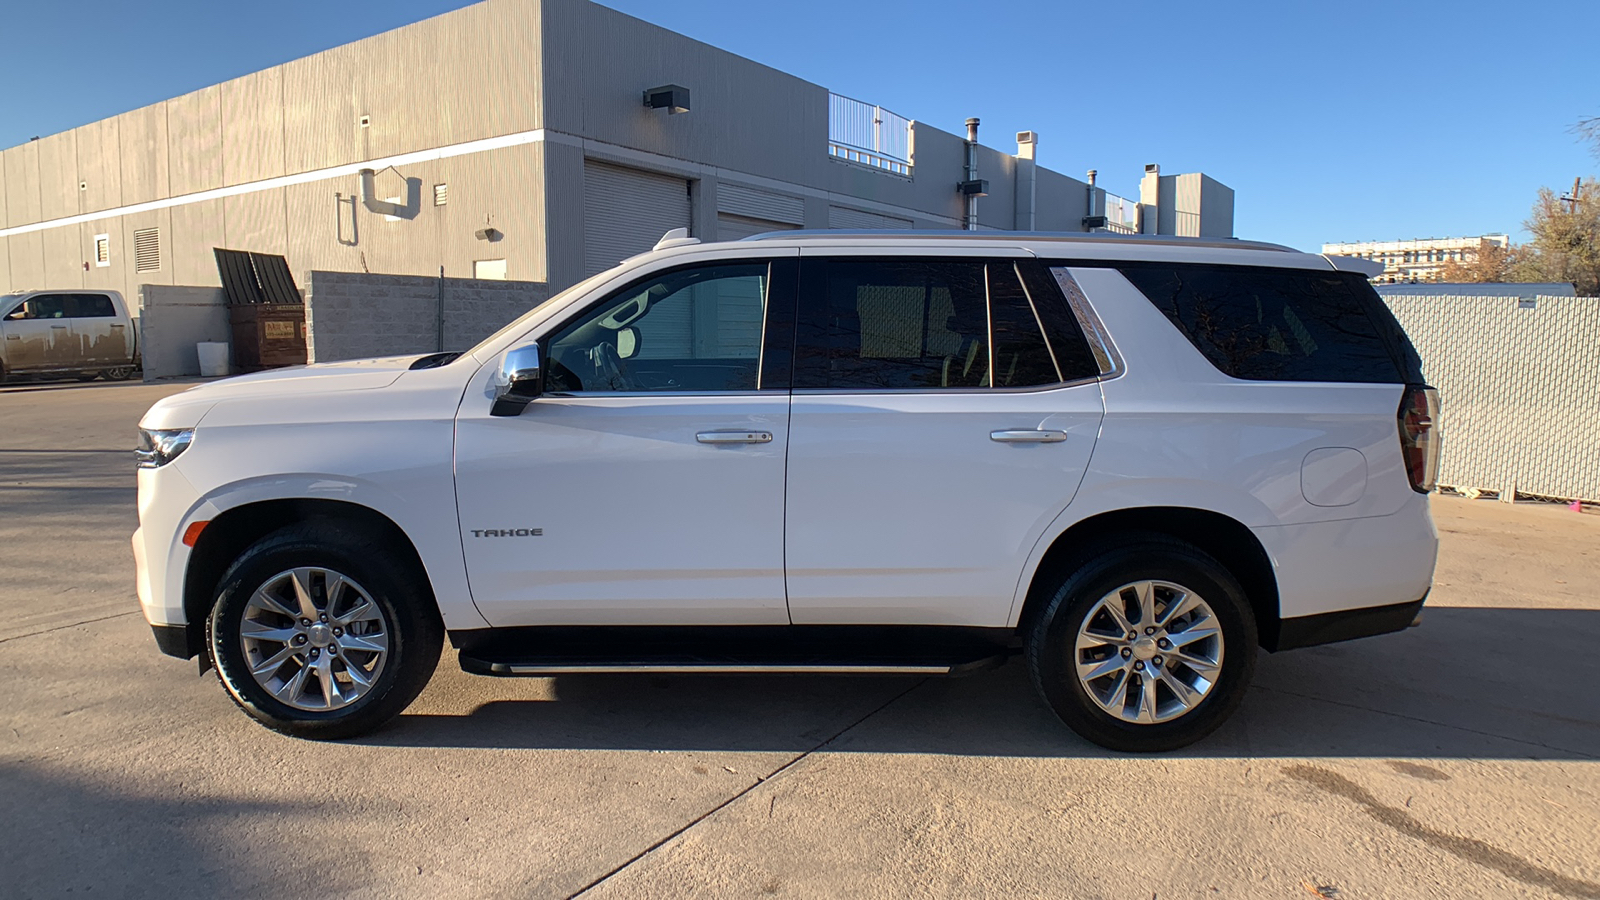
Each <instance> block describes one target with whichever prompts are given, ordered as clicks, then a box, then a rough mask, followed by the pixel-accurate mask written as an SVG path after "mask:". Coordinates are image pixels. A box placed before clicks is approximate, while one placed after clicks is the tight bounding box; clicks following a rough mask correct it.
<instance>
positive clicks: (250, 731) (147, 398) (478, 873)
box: [0, 383, 1600, 900]
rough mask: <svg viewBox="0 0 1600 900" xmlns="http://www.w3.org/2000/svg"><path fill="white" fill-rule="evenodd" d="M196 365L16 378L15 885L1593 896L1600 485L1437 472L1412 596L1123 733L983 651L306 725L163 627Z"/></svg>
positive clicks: (123, 889) (1, 538) (11, 437)
mask: <svg viewBox="0 0 1600 900" xmlns="http://www.w3.org/2000/svg"><path fill="white" fill-rule="evenodd" d="M176 389H178V388H176V387H173V386H160V385H154V386H146V385H138V384H102V383H95V384H90V385H70V386H67V385H59V386H58V385H24V386H0V421H3V422H4V429H3V431H0V572H3V573H4V584H3V588H0V684H3V685H4V688H5V689H4V690H3V691H0V797H3V798H4V801H3V802H0V897H57V896H66V895H69V894H70V895H72V896H78V895H82V894H90V895H99V896H117V897H143V896H149V897H184V896H195V897H210V896H225V895H227V896H250V897H280V896H285V897H286V896H292V895H303V894H305V893H306V892H317V893H320V894H323V895H332V896H349V897H389V896H428V897H483V896H489V897H568V896H572V895H574V894H582V895H583V896H585V897H674V896H683V897H688V896H697V897H698V896H728V897H752V896H778V897H833V896H864V897H912V896H916V897H921V896H940V897H968V896H1002V895H1012V896H1052V897H1083V898H1100V897H1103V898H1149V897H1152V896H1154V897H1158V898H1162V900H1165V898H1176V897H1219V896H1225V897H1297V898H1304V897H1308V896H1316V895H1317V894H1318V893H1320V894H1322V895H1323V896H1338V897H1340V898H1342V900H1349V898H1359V897H1439V898H1451V900H1459V898H1480V897H1481V898H1501V897H1600V837H1597V835H1600V766H1597V759H1600V699H1597V698H1600V693H1597V692H1596V689H1595V685H1596V680H1597V677H1596V676H1597V675H1600V663H1597V661H1596V659H1597V658H1596V655H1595V650H1594V648H1595V647H1596V646H1597V643H1600V592H1597V590H1596V585H1597V584H1600V516H1596V515H1580V514H1576V513H1571V512H1567V511H1566V510H1563V509H1560V508H1553V507H1548V506H1537V505H1517V506H1514V507H1513V506H1506V505H1504V504H1499V503H1495V502H1493V501H1466V500H1462V499H1458V498H1438V499H1436V500H1435V514H1436V518H1437V521H1438V523H1439V527H1440V531H1441V536H1442V538H1443V542H1444V549H1443V555H1442V558H1441V562H1440V570H1439V577H1438V584H1437V586H1436V588H1435V591H1434V594H1433V596H1432V598H1431V599H1430V603H1429V607H1428V609H1427V611H1426V614H1425V617H1424V624H1423V626H1422V627H1420V628H1416V629H1411V630H1409V631H1407V632H1404V633H1401V634H1397V635H1391V636H1386V637H1382V638H1375V639H1371V640H1367V641H1359V642H1352V643H1348V644H1341V645H1334V646H1330V647H1324V648H1314V649H1310V650H1304V651H1297V652H1294V653H1288V654H1282V655H1278V656H1266V655H1263V657H1262V659H1261V665H1260V669H1259V671H1258V675H1257V680H1256V686H1255V688H1254V689H1253V690H1252V692H1251V695H1250V697H1249V698H1248V699H1247V700H1246V702H1245V705H1244V707H1243V709H1242V710H1241V711H1240V714H1239V715H1238V716H1237V717H1236V718H1235V719H1234V720H1233V721H1232V722H1231V723H1229V725H1228V726H1226V727H1225V728H1224V729H1223V730H1222V731H1221V732H1219V733H1218V734H1216V735H1215V736H1213V737H1212V738H1211V739H1210V740H1208V741H1206V742H1204V743H1202V744H1201V745H1199V746H1198V747H1194V748H1191V749H1190V750H1188V751H1186V752H1183V753H1179V754H1173V755H1168V756H1161V757H1143V758H1141V757H1123V756H1117V755H1114V754H1110V753H1108V752H1106V751H1102V750H1100V749H1099V748H1097V747H1094V746H1093V745H1090V744H1088V743H1086V742H1084V741H1082V740H1080V739H1079V738H1077V737H1076V736H1075V735H1073V734H1072V733H1071V732H1069V731H1067V730H1066V729H1065V728H1064V727H1062V726H1061V725H1060V724H1059V723H1058V722H1057V721H1056V720H1055V719H1054V718H1053V716H1052V715H1051V714H1050V713H1049V712H1048V711H1047V710H1046V709H1044V707H1043V706H1042V705H1041V704H1040V703H1039V701H1037V700H1036V699H1035V698H1034V696H1033V693H1032V690H1031V687H1030V686H1029V685H1028V684H1027V681H1026V677H1025V673H1024V672H1023V670H1022V667H1021V666H1020V665H1019V664H1017V663H1015V662H1013V663H1012V664H1009V665H1007V666H1005V667H1003V668H1001V669H999V670H996V671H993V672H987V673H983V674H979V675H975V676H972V677H969V678H963V679H951V680H920V679H901V678H860V679H847V678H823V677H816V678H812V677H770V678H725V679H719V678H682V677H672V678H659V677H644V676H639V677H633V676H628V677H624V676H583V677H578V676H573V677H562V678H557V679H527V680H494V679H485V678H477V677H473V676H468V675H465V674H463V673H462V672H460V671H459V670H458V669H457V668H456V667H455V664H454V655H453V653H451V652H449V651H448V650H447V652H446V655H445V658H444V660H443V661H442V662H441V665H440V669H439V671H438V674H437V675H436V676H435V678H434V680H433V682H432V683H431V684H430V686H429V688H428V690H427V691H426V692H425V693H424V694H423V696H422V697H421V698H420V699H419V700H418V701H417V703H416V704H415V705H414V706H413V707H412V709H411V710H410V711H409V712H408V714H407V715H405V716H403V717H402V718H401V719H400V720H398V721H397V722H396V723H395V724H394V725H392V726H390V727H389V728H387V729H385V730H384V731H382V732H380V733H379V734H377V735H374V736H372V737H371V738H368V739H365V740H361V741H355V742H350V743H343V744H315V743H309V742H304V741H297V740H293V739H289V738H284V737H281V736H279V735H276V734H274V733H272V732H269V731H266V730H265V729H262V728H260V727H258V726H256V725H255V724H253V723H252V722H250V721H249V720H248V719H246V718H245V717H244V715H243V714H242V713H240V712H239V711H238V710H236V709H234V708H233V706H232V704H231V703H230V702H229V701H228V699H227V697H226V696H225V695H224V693H223V692H222V690H221V688H220V687H219V686H218V685H217V684H216V681H215V678H214V676H212V675H210V674H208V675H206V676H205V677H196V675H195V667H194V664H193V663H185V662H180V661H177V660H172V659H168V658H165V657H162V656H160V655H159V654H158V653H157V651H156V649H155V645H154V643H153V641H152V640H151V637H150V631H149V628H148V627H147V626H146V625H145V624H144V622H143V620H142V619H141V618H140V617H139V615H138V613H137V604H136V602H135V601H134V599H133V594H132V562H131V558H130V556H129V552H128V546H127V538H128V534H129V533H130V532H131V531H132V529H133V527H134V519H135V511H134V492H133V475H132V472H133V470H132V463H131V456H130V453H129V450H130V448H131V446H132V443H133V427H134V424H135V422H136V421H137V419H138V417H139V415H140V414H141V413H142V412H143V410H144V408H145V407H146V406H148V405H149V403H151V402H153V401H154V400H155V399H156V398H158V397H159V396H162V395H164V394H165V393H170V392H171V391H173V390H176Z"/></svg>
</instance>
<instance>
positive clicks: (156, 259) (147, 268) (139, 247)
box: [133, 228, 161, 272]
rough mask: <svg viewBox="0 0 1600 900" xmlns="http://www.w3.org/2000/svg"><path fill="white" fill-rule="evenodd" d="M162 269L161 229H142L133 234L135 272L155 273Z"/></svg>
mask: <svg viewBox="0 0 1600 900" xmlns="http://www.w3.org/2000/svg"><path fill="white" fill-rule="evenodd" d="M160 268H161V229H159V228H141V229H139V230H138V231H135V232H134V233H133V270H134V271H135V272H154V271H156V270H158V269H160Z"/></svg>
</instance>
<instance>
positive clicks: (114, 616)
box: [0, 609, 139, 644]
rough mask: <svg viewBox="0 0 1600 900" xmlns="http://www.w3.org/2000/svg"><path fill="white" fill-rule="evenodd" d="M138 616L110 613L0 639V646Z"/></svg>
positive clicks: (135, 613)
mask: <svg viewBox="0 0 1600 900" xmlns="http://www.w3.org/2000/svg"><path fill="white" fill-rule="evenodd" d="M138 614H139V611H138V610H137V609H130V610H128V611H126V612H119V613H112V614H111V615H109V616H101V617H100V618H98V619H84V620H83V621H82V622H68V623H67V624H65V625H56V626H54V627H53V628H41V629H39V630H38V631H29V632H25V633H23V634H13V635H12V636H10V637H3V638H0V644H4V643H7V642H8V641H19V640H21V639H23V638H26V637H34V636H36V635H41V634H49V633H50V632H52V631H60V630H61V629H63V628H77V627H78V626H79V625H92V624H94V623H95V622H104V621H107V620H108V619H120V618H122V617H123V616H134V615H138Z"/></svg>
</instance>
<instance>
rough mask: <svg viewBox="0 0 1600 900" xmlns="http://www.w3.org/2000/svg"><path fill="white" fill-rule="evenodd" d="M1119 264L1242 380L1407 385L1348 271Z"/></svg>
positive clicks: (1191, 339) (1209, 355) (1222, 365)
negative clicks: (1352, 285)
mask: <svg viewBox="0 0 1600 900" xmlns="http://www.w3.org/2000/svg"><path fill="white" fill-rule="evenodd" d="M1120 268H1121V271H1122V274H1123V275H1124V276H1126V277H1127V278H1128V280H1129V281H1131V282H1133V284H1134V286H1135V287H1137V288H1138V289H1139V290H1140V291H1141V292H1142V293H1143V294H1144V295H1145V296H1146V297H1148V298H1149V299H1150V302H1151V303H1153V304H1155V306H1156V308H1157V309H1159V310H1161V312H1162V313H1164V314H1165V315H1166V317H1167V318H1168V319H1170V320H1171V321H1172V323H1173V324H1174V325H1176V326H1177V327H1178V330H1179V331H1181V332H1183V335H1184V337H1187V338H1188V339H1189V342H1190V343H1192V344H1194V346H1195V347H1196V349H1198V350H1199V351H1200V352H1201V353H1203V354H1205V357H1206V359H1209V360H1210V361H1211V363H1212V364H1213V365H1215V366H1216V367H1217V368H1218V369H1220V370H1222V371H1223V372H1225V373H1227V374H1228V375H1231V376H1233V377H1235V378H1244V379H1251V380H1258V381H1323V382H1359V383H1376V384H1391V383H1392V384H1403V383H1406V380H1407V379H1406V378H1405V375H1404V372H1403V369H1402V367H1401V365H1402V363H1403V362H1404V361H1403V360H1402V359H1397V356H1396V352H1395V341H1394V339H1393V336H1392V335H1387V334H1385V333H1384V332H1383V331H1381V330H1380V323H1379V322H1378V321H1375V318H1374V316H1373V315H1372V314H1371V312H1369V310H1368V301H1367V298H1364V297H1363V296H1361V295H1360V294H1359V293H1357V292H1356V291H1354V290H1352V289H1351V287H1350V285H1349V283H1348V282H1347V280H1346V279H1345V278H1344V277H1343V275H1342V273H1338V272H1315V271H1307V270H1304V269H1270V268H1245V267H1236V266H1201V265H1171V264H1149V265H1125V266H1122V267H1120ZM1374 296H1376V295H1374ZM1403 337H1404V335H1403V333H1402V334H1401V338H1403Z"/></svg>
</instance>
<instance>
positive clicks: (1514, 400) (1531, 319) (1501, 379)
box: [1384, 295, 1600, 502]
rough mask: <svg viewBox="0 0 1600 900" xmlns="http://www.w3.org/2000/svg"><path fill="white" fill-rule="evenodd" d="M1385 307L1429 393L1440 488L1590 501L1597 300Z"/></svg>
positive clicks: (1598, 387)
mask: <svg viewBox="0 0 1600 900" xmlns="http://www.w3.org/2000/svg"><path fill="white" fill-rule="evenodd" d="M1384 302H1385V303H1387V304H1388V305H1389V308H1390V309H1392V310H1394V313H1395V317H1396V318H1398V319H1399V320H1400V324H1401V325H1403V326H1404V327H1405V329H1406V333H1407V334H1409V335H1411V340H1412V342H1413V343H1414V344H1416V346H1417V352H1418V353H1419V354H1421V356H1422V371H1423V374H1424V375H1425V376H1426V377H1427V379H1428V382H1429V383H1430V384H1432V385H1433V386H1434V387H1436V388H1438V389H1439V395H1440V401H1441V406H1442V409H1441V414H1440V419H1441V420H1442V421H1441V423H1440V430H1441V433H1442V435H1443V441H1444V444H1443V448H1442V456H1441V459H1440V464H1439V484H1441V485H1443V486H1446V487H1452V488H1457V489H1460V490H1473V489H1478V490H1492V491H1498V492H1500V493H1501V494H1502V496H1504V495H1506V494H1508V493H1510V492H1515V493H1521V494H1532V495H1536V496H1541V497H1553V498H1558V499H1562V500H1589V501H1597V502H1600V429H1597V428H1596V427H1595V426H1596V423H1600V347H1597V342H1600V297H1537V298H1533V299H1529V298H1517V297H1438V296H1400V295H1397V296H1388V297H1384Z"/></svg>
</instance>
